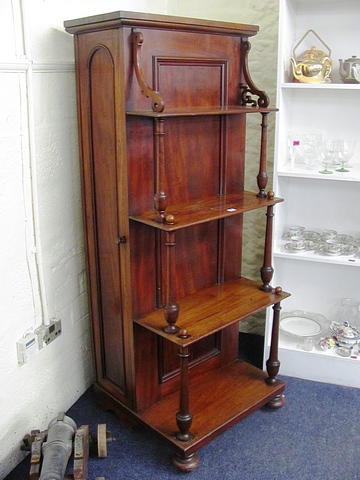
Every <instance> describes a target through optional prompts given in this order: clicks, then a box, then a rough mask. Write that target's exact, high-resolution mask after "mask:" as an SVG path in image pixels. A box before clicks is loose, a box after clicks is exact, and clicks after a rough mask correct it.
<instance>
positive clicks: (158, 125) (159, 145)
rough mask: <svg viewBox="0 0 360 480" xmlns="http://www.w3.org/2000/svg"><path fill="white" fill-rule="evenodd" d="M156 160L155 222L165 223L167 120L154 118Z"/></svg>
mask: <svg viewBox="0 0 360 480" xmlns="http://www.w3.org/2000/svg"><path fill="white" fill-rule="evenodd" d="M154 149H155V151H154V158H155V162H156V163H155V175H156V183H155V196H154V203H155V208H156V210H157V212H158V214H157V216H156V217H155V221H156V222H159V223H165V213H164V212H165V210H166V207H167V203H168V202H167V195H166V191H165V183H166V177H165V120H164V119H163V118H154Z"/></svg>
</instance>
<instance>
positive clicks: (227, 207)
mask: <svg viewBox="0 0 360 480" xmlns="http://www.w3.org/2000/svg"><path fill="white" fill-rule="evenodd" d="M282 201H283V199H282V198H277V197H273V198H268V197H266V198H261V197H258V196H257V195H256V193H254V192H249V191H242V192H240V193H231V194H224V195H216V196H214V197H210V198H206V199H199V200H193V201H189V202H185V203H179V204H174V205H170V206H169V207H168V208H167V209H166V215H172V217H173V221H172V222H171V223H167V222H166V223H160V222H158V221H156V220H155V217H156V215H157V211H156V210H150V211H148V212H144V213H142V214H139V215H131V216H130V219H131V220H134V221H137V222H141V223H145V224H146V225H150V226H152V227H155V228H159V229H161V230H165V231H167V232H172V231H175V230H179V229H181V228H187V227H191V226H194V225H198V224H200V223H205V222H211V221H213V220H219V219H221V218H226V217H230V216H233V215H239V214H241V213H244V212H247V211H250V210H256V209H257V208H263V207H268V206H271V205H275V204H277V203H280V202H282Z"/></svg>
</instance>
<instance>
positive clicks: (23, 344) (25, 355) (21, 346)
mask: <svg viewBox="0 0 360 480" xmlns="http://www.w3.org/2000/svg"><path fill="white" fill-rule="evenodd" d="M16 350H17V357H18V363H19V364H20V365H23V364H24V363H26V362H28V361H29V359H30V357H31V356H32V355H33V354H34V353H35V352H37V351H38V342H37V336H36V335H35V334H34V333H28V334H27V335H26V336H25V337H23V338H22V339H21V340H19V341H18V342H16Z"/></svg>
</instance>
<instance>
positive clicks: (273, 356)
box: [266, 287, 282, 385]
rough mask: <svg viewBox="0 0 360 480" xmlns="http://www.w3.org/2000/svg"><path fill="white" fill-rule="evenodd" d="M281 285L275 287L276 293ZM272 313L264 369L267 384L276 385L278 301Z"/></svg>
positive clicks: (277, 365) (277, 371) (277, 366)
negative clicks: (267, 352)
mask: <svg viewBox="0 0 360 480" xmlns="http://www.w3.org/2000/svg"><path fill="white" fill-rule="evenodd" d="M281 292H282V289H281V287H276V293H278V294H279V293H281ZM273 310H274V315H273V325H272V331H271V344H270V355H269V359H268V360H267V362H266V370H267V373H268V375H269V376H268V378H267V379H266V383H267V384H268V385H277V383H278V381H277V378H276V376H277V374H278V373H279V368H280V362H279V359H278V345H279V320H280V310H281V306H280V302H278V303H275V304H274V306H273Z"/></svg>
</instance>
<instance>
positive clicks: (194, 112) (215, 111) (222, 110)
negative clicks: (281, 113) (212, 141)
mask: <svg viewBox="0 0 360 480" xmlns="http://www.w3.org/2000/svg"><path fill="white" fill-rule="evenodd" d="M276 111H277V109H276V108H259V107H246V106H241V105H229V106H214V107H212V106H209V107H208V106H204V107H186V108H169V109H166V108H165V110H164V111H163V112H153V111H151V110H128V111H127V112H126V114H127V115H136V116H140V117H152V118H165V117H192V116H205V115H240V114H244V113H246V114H247V113H266V112H276Z"/></svg>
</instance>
